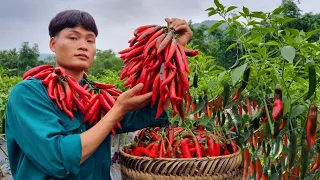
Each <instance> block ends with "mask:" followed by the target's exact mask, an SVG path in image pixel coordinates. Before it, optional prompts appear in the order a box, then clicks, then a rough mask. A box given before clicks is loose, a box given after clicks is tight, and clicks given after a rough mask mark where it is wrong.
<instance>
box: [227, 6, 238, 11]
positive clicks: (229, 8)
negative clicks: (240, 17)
mask: <svg viewBox="0 0 320 180" xmlns="http://www.w3.org/2000/svg"><path fill="white" fill-rule="evenodd" d="M236 8H237V6H230V7H228V9H227V12H230V11H232V10H234V9H236Z"/></svg>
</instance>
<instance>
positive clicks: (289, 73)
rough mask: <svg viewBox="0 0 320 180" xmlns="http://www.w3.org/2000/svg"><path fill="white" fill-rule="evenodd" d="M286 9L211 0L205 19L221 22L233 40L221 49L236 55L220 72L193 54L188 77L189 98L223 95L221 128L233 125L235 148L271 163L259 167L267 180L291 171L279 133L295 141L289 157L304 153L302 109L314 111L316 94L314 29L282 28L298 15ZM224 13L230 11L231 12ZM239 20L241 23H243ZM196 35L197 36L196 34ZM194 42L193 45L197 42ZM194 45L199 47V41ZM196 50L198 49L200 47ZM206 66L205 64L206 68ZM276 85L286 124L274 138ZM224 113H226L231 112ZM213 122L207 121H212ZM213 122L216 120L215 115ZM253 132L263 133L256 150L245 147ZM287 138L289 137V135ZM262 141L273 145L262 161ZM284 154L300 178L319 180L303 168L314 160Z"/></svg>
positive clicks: (214, 61) (209, 59) (213, 61)
mask: <svg viewBox="0 0 320 180" xmlns="http://www.w3.org/2000/svg"><path fill="white" fill-rule="evenodd" d="M291 5H292V4H291ZM286 8H288V7H286V6H283V7H279V8H277V9H275V10H273V11H272V12H257V11H250V10H249V9H248V8H246V7H242V8H235V7H234V6H232V7H226V6H224V5H222V4H220V2H218V1H217V0H215V2H214V5H213V7H210V8H208V9H207V11H208V16H213V15H219V16H221V17H222V19H224V20H223V22H222V21H220V23H219V24H222V23H227V25H228V28H227V29H226V33H227V34H228V36H230V37H234V41H235V42H234V43H232V44H230V45H229V48H226V49H228V50H229V51H230V50H234V49H237V51H233V52H236V54H235V55H234V57H237V58H234V60H235V61H236V63H235V64H234V66H233V67H232V68H228V67H227V68H225V69H223V68H221V66H219V65H220V64H219V60H218V58H217V56H215V55H211V56H207V55H208V54H206V53H204V54H206V55H204V54H202V53H200V54H199V56H197V57H194V58H191V59H190V66H191V67H192V71H193V72H192V73H191V75H190V79H192V75H193V74H195V73H197V74H199V82H198V88H192V89H191V91H192V94H193V97H196V98H197V97H198V96H199V95H201V94H205V95H207V96H208V99H214V100H215V99H216V97H223V103H224V104H226V106H225V109H228V110H221V113H222V114H229V115H230V118H228V123H226V125H225V126H226V129H228V128H230V127H231V125H235V127H236V129H237V132H238V136H237V142H238V143H239V145H240V146H241V147H247V146H249V147H250V148H251V154H252V155H253V156H254V157H258V158H260V159H265V158H266V159H268V161H269V162H276V164H275V167H274V168H272V165H270V164H269V165H268V164H263V169H267V170H269V176H270V177H271V176H273V177H275V176H277V174H282V173H283V171H284V170H287V168H289V170H291V168H293V167H292V166H290V167H289V165H288V163H286V162H284V161H282V160H283V159H284V156H285V155H288V147H286V146H284V145H283V143H282V136H283V135H284V134H286V135H288V136H289V135H292V134H294V136H295V137H296V139H297V142H301V143H296V146H297V147H294V148H296V151H294V152H295V154H296V152H297V153H298V154H306V150H305V145H304V144H305V137H304V136H302V135H303V134H305V133H304V132H305V122H306V118H307V113H308V107H309V105H310V104H311V103H313V104H317V105H318V107H319V104H320V99H319V96H317V94H319V93H320V90H319V88H318V83H317V82H319V79H320V77H319V76H320V73H319V72H320V71H319V70H320V67H319V63H320V56H319V53H318V52H319V50H320V44H319V43H320V41H319V40H317V39H315V38H312V37H313V36H314V35H315V34H316V33H317V32H318V31H319V29H316V28H313V29H311V30H310V31H304V30H301V29H298V28H288V27H286V25H287V24H289V23H290V22H294V19H293V17H295V16H298V17H299V16H300V14H299V13H298V10H297V9H294V8H292V7H290V8H291V9H286ZM228 9H229V10H230V9H233V10H234V11H233V12H232V13H231V12H230V11H228ZM294 11H295V12H294ZM286 13H287V14H288V13H289V14H290V16H284V14H286ZM239 19H245V21H240V20H239ZM209 29H210V27H209ZM211 29H215V30H214V31H213V32H218V31H219V29H218V25H217V24H215V25H213V26H212V27H211ZM197 33H198V32H197ZM199 34H200V35H201V33H199ZM200 35H198V34H196V36H197V38H199V37H201V36H200ZM196 40H197V39H196ZM209 41H210V40H209ZM209 41H208V42H205V45H208V44H210V42H209ZM194 42H196V43H197V41H194ZM198 42H199V43H200V41H198ZM199 47H202V48H203V44H201V46H199ZM226 49H224V51H225V50H226ZM230 53H231V52H230ZM208 64H210V66H209V67H208ZM248 68H250V76H249V79H248V81H247V85H246V86H245V88H244V89H242V91H241V94H240V97H239V98H238V99H236V100H234V101H231V99H232V98H233V97H234V96H235V94H236V91H237V90H238V89H241V87H243V83H244V82H245V81H244V72H245V70H246V69H248ZM200 74H201V75H200ZM277 87H279V88H281V89H282V96H283V103H284V109H283V118H285V119H286V124H285V126H284V128H283V129H282V130H281V131H280V133H279V134H278V135H276V136H274V133H275V131H277V130H278V129H277V128H276V125H275V121H281V120H282V119H280V120H274V119H272V116H271V114H272V112H273V108H272V104H273V97H274V90H275V88H277ZM229 93H230V96H229ZM253 99H255V100H256V102H257V104H258V107H259V109H253V114H252V116H251V115H249V113H248V106H247V103H246V102H247V100H250V101H252V100H253ZM250 101H249V102H250ZM199 102H200V101H199ZM267 103H270V104H271V106H269V107H267V106H266V105H267ZM238 104H241V106H243V108H244V111H245V114H244V115H243V116H239V114H238V112H237V106H238ZM250 106H251V105H250ZM250 108H251V107H250ZM263 108H266V109H267V122H266V123H261V122H262V117H261V113H262V109H263ZM200 109H201V108H200ZM229 110H231V111H232V113H231V114H230V112H229ZM219 114H220V113H219ZM232 116H233V117H232ZM215 118H216V117H213V119H215ZM217 118H218V119H220V115H219V116H217ZM204 122H205V123H204ZM200 124H205V125H206V127H207V128H209V129H210V128H215V127H214V126H213V125H212V124H211V123H208V120H207V117H204V118H203V119H200ZM255 131H258V133H262V132H263V133H264V139H261V140H260V141H259V143H258V147H257V149H256V148H253V147H251V146H250V141H251V139H250V138H249V137H251V136H250V134H252V133H253V132H255ZM317 131H318V130H317ZM318 134H319V132H318ZM290 137H291V139H292V136H290ZM262 142H265V143H269V144H270V145H271V147H273V150H272V151H271V153H270V155H269V156H268V157H264V155H262V154H261V153H260V152H261V150H262V148H263V147H262ZM292 143H293V142H292ZM289 144H290V142H289ZM291 145H292V144H291ZM291 145H290V147H291ZM290 152H291V154H290V158H293V159H289V161H288V162H291V165H292V164H294V165H300V166H301V167H304V169H305V170H306V172H302V174H303V175H305V177H309V178H315V177H318V176H319V173H318V174H317V173H315V174H314V173H310V172H309V171H308V170H307V169H306V162H307V163H314V158H315V156H310V155H309V158H307V160H305V161H302V159H301V158H300V156H293V154H292V151H290ZM310 152H313V153H315V152H316V149H315V147H312V148H311V150H310ZM310 154H312V153H310Z"/></svg>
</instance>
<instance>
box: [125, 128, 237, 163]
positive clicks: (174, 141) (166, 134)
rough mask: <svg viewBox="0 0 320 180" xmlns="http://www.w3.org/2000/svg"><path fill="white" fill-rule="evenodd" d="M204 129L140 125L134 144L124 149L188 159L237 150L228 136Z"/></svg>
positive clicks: (132, 151)
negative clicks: (146, 126) (142, 126)
mask: <svg viewBox="0 0 320 180" xmlns="http://www.w3.org/2000/svg"><path fill="white" fill-rule="evenodd" d="M225 137H226V136H225V135H223V134H222V133H218V132H217V133H214V134H212V133H211V132H208V131H206V130H204V129H202V128H199V127H196V128H195V129H193V130H188V129H183V128H182V127H171V126H169V127H165V128H159V127H155V128H144V129H142V130H140V131H139V133H138V134H137V135H136V137H135V140H134V143H133V144H132V145H131V146H128V147H125V148H124V152H125V153H127V154H131V155H134V156H146V157H150V158H192V157H197V158H201V157H215V156H221V155H229V154H232V153H235V152H237V151H238V146H237V145H236V143H235V141H234V140H233V139H231V136H227V137H228V138H225Z"/></svg>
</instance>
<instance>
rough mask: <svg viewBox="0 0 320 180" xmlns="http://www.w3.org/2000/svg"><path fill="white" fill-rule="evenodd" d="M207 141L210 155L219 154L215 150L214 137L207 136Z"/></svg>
mask: <svg viewBox="0 0 320 180" xmlns="http://www.w3.org/2000/svg"><path fill="white" fill-rule="evenodd" d="M207 143H208V151H209V155H210V156H212V157H214V156H217V152H216V151H215V147H214V142H213V139H212V138H211V137H210V136H208V137H207ZM219 155H220V154H219Z"/></svg>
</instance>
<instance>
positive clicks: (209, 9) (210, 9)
mask: <svg viewBox="0 0 320 180" xmlns="http://www.w3.org/2000/svg"><path fill="white" fill-rule="evenodd" d="M212 10H214V8H213V7H209V8H208V9H206V10H205V11H212Z"/></svg>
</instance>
